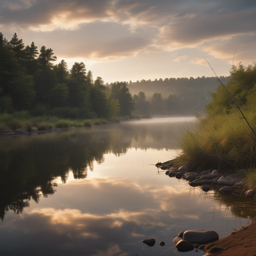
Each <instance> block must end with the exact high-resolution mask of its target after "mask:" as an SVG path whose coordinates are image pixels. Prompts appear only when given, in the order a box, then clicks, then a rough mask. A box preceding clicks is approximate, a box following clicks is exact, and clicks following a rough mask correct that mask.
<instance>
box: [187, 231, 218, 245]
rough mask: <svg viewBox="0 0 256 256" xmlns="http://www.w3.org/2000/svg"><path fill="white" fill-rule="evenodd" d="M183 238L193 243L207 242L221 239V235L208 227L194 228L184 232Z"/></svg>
mask: <svg viewBox="0 0 256 256" xmlns="http://www.w3.org/2000/svg"><path fill="white" fill-rule="evenodd" d="M183 239H184V240H187V241H189V242H191V243H193V244H195V243H197V244H207V243H211V242H214V241H217V240H219V235H218V234H217V233H216V232H215V231H212V230H208V229H192V230H187V231H185V232H184V234H183Z"/></svg>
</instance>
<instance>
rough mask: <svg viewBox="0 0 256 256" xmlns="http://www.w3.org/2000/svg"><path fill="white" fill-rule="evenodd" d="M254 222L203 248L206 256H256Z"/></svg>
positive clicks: (255, 225) (255, 224)
mask: <svg viewBox="0 0 256 256" xmlns="http://www.w3.org/2000/svg"><path fill="white" fill-rule="evenodd" d="M255 241H256V222H253V223H251V224H250V225H248V226H245V227H242V228H241V229H240V230H238V231H236V232H232V233H231V235H229V236H227V237H224V238H222V239H220V240H219V241H217V242H214V243H211V244H208V245H207V246H206V247H205V251H206V252H207V256H208V255H209V256H210V255H219V256H241V255H244V256H255V255H256V243H255Z"/></svg>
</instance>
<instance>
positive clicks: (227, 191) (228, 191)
mask: <svg viewBox="0 0 256 256" xmlns="http://www.w3.org/2000/svg"><path fill="white" fill-rule="evenodd" d="M219 191H221V192H224V193H231V192H233V191H234V189H233V188H232V187H229V186H226V187H223V188H221V189H220V190H219Z"/></svg>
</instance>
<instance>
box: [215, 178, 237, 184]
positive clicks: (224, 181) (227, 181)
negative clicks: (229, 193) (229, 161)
mask: <svg viewBox="0 0 256 256" xmlns="http://www.w3.org/2000/svg"><path fill="white" fill-rule="evenodd" d="M236 181H237V180H236V179H234V178H232V176H226V177H224V176H221V177H220V178H219V179H218V181H217V183H218V184H220V185H229V186H230V185H233V184H234V183H235V182H236Z"/></svg>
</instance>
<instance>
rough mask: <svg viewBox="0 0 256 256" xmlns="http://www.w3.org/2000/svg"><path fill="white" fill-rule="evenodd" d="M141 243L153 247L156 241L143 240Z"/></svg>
mask: <svg viewBox="0 0 256 256" xmlns="http://www.w3.org/2000/svg"><path fill="white" fill-rule="evenodd" d="M142 242H143V243H144V244H146V245H148V246H150V247H153V246H154V245H155V243H156V240H155V239H145V240H143V241H142Z"/></svg>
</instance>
